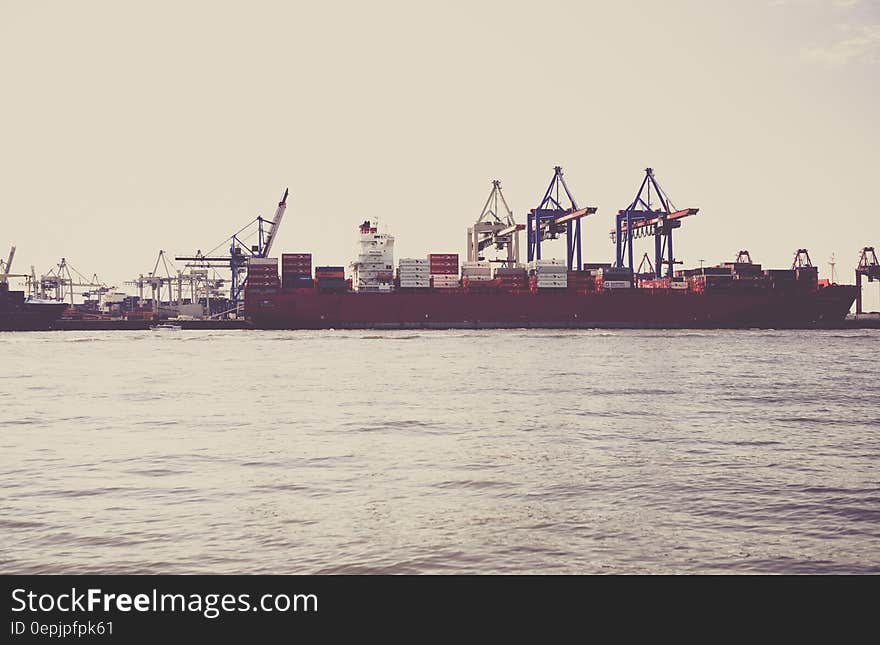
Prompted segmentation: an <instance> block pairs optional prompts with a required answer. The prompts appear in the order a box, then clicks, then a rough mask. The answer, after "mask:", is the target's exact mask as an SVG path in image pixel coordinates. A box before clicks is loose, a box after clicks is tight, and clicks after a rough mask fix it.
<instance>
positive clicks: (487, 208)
mask: <svg viewBox="0 0 880 645" xmlns="http://www.w3.org/2000/svg"><path fill="white" fill-rule="evenodd" d="M523 229H525V225H523V224H517V223H516V221H515V220H514V218H513V211H511V210H510V207H509V206H508V205H507V200H506V199H504V193H502V192H501V182H500V181H499V180H498V179H495V180H493V181H492V192H490V193H489V198H488V199H487V200H486V204H485V205H484V206H483V210H482V212H480V216H479V217H478V218H477V221H476V223H475V224H474V225H473V226H470V227H468V232H467V238H468V239H467V249H468V261H469V262H476V261H478V260H480V259H482V255H483V251H484V249H486V248H488V247H490V246H494V247H495V248H496V249H497V250H499V251H507V260H506V262H507V264H509V265H511V266H513V265H515V264H519V232H520V231H522V230H523Z"/></svg>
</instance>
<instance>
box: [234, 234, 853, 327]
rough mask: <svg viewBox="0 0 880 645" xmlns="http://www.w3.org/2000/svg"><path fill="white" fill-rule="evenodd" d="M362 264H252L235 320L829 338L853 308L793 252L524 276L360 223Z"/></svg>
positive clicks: (292, 258)
mask: <svg viewBox="0 0 880 645" xmlns="http://www.w3.org/2000/svg"><path fill="white" fill-rule="evenodd" d="M359 233H360V244H361V253H360V254H359V256H358V259H357V261H355V262H354V263H352V265H351V267H350V268H351V274H352V275H351V277H350V278H348V279H346V277H345V267H343V266H329V267H328V266H324V267H315V270H314V272H313V271H312V266H311V255H310V254H308V253H292V254H283V255H282V256H281V267H280V269H281V271H280V276H279V266H278V260H277V258H259V259H257V258H255V259H252V260H251V263H250V264H249V266H248V275H247V280H246V284H245V311H246V314H247V316H248V317H249V318H250V319H251V320H252V322H253V323H254V325H255V326H256V327H258V328H264V329H333V328H335V329H415V328H419V329H421V328H435V329H454V328H487V329H491V328H612V327H619V328H687V327H696V328H743V327H813V326H833V325H834V324H835V323H839V322H841V321H843V320H844V319H845V317H846V315H847V313H848V312H849V310H850V308H851V307H852V304H853V302H854V301H855V299H856V295H857V289H856V287H855V286H853V285H838V284H831V283H829V282H828V281H827V280H819V278H818V269H817V267H814V266H812V265H811V263H810V262H809V256H808V254H807V253H806V251H805V250H803V249H801V250H799V253H798V256H797V258H796V262H795V266H793V267H792V268H789V269H763V268H762V266H761V265H760V264H756V263H753V262H752V261H751V258H750V257H749V254H748V253H747V252H745V251H742V252H740V253H739V256H738V257H737V259H736V261H734V262H728V263H723V264H720V265H718V266H713V267H703V268H696V269H687V270H680V271H675V272H674V274H673V276H672V277H660V278H658V277H656V274H647V275H646V274H640V273H638V272H634V271H632V270H631V269H629V268H628V267H619V266H613V265H612V264H611V263H608V264H582V265H580V266H579V267H578V268H577V269H574V270H570V269H569V267H568V266H567V265H566V263H565V262H563V261H562V260H555V259H549V260H547V259H545V260H537V259H534V260H532V261H531V262H529V263H527V264H525V265H519V264H518V263H516V262H507V261H504V262H501V263H499V264H498V265H497V266H493V263H491V262H487V261H485V260H468V261H465V262H461V263H459V256H458V255H457V254H437V253H435V254H430V255H428V256H427V257H425V258H403V259H400V260H399V262H398V264H397V268H396V271H395V268H394V264H393V237H392V236H391V235H388V234H387V233H380V232H379V230H378V228H377V227H376V226H375V225H374V224H373V223H371V222H369V221H367V222H364V223H363V224H362V225H361V226H360V229H359Z"/></svg>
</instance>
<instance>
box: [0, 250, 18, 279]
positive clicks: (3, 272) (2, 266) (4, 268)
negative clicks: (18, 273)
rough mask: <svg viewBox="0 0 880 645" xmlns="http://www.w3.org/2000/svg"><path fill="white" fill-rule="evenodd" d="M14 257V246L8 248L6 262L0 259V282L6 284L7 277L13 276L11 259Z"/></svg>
mask: <svg viewBox="0 0 880 645" xmlns="http://www.w3.org/2000/svg"><path fill="white" fill-rule="evenodd" d="M14 258H15V247H14V246H13V247H12V248H10V249H9V257H8V258H7V259H6V262H3V260H0V284H6V281H7V278H9V277H13V275H12V273H11V272H12V260H13V259H14Z"/></svg>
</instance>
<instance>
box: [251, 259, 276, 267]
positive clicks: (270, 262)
mask: <svg viewBox="0 0 880 645" xmlns="http://www.w3.org/2000/svg"><path fill="white" fill-rule="evenodd" d="M248 264H249V265H251V266H259V265H263V266H278V258H248Z"/></svg>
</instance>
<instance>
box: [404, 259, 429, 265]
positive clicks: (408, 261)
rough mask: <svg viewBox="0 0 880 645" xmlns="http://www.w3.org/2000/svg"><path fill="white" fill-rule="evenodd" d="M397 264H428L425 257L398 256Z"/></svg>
mask: <svg viewBox="0 0 880 645" xmlns="http://www.w3.org/2000/svg"><path fill="white" fill-rule="evenodd" d="M398 264H406V265H410V264H424V265H425V266H428V260H427V259H425V258H400V260H398Z"/></svg>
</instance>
